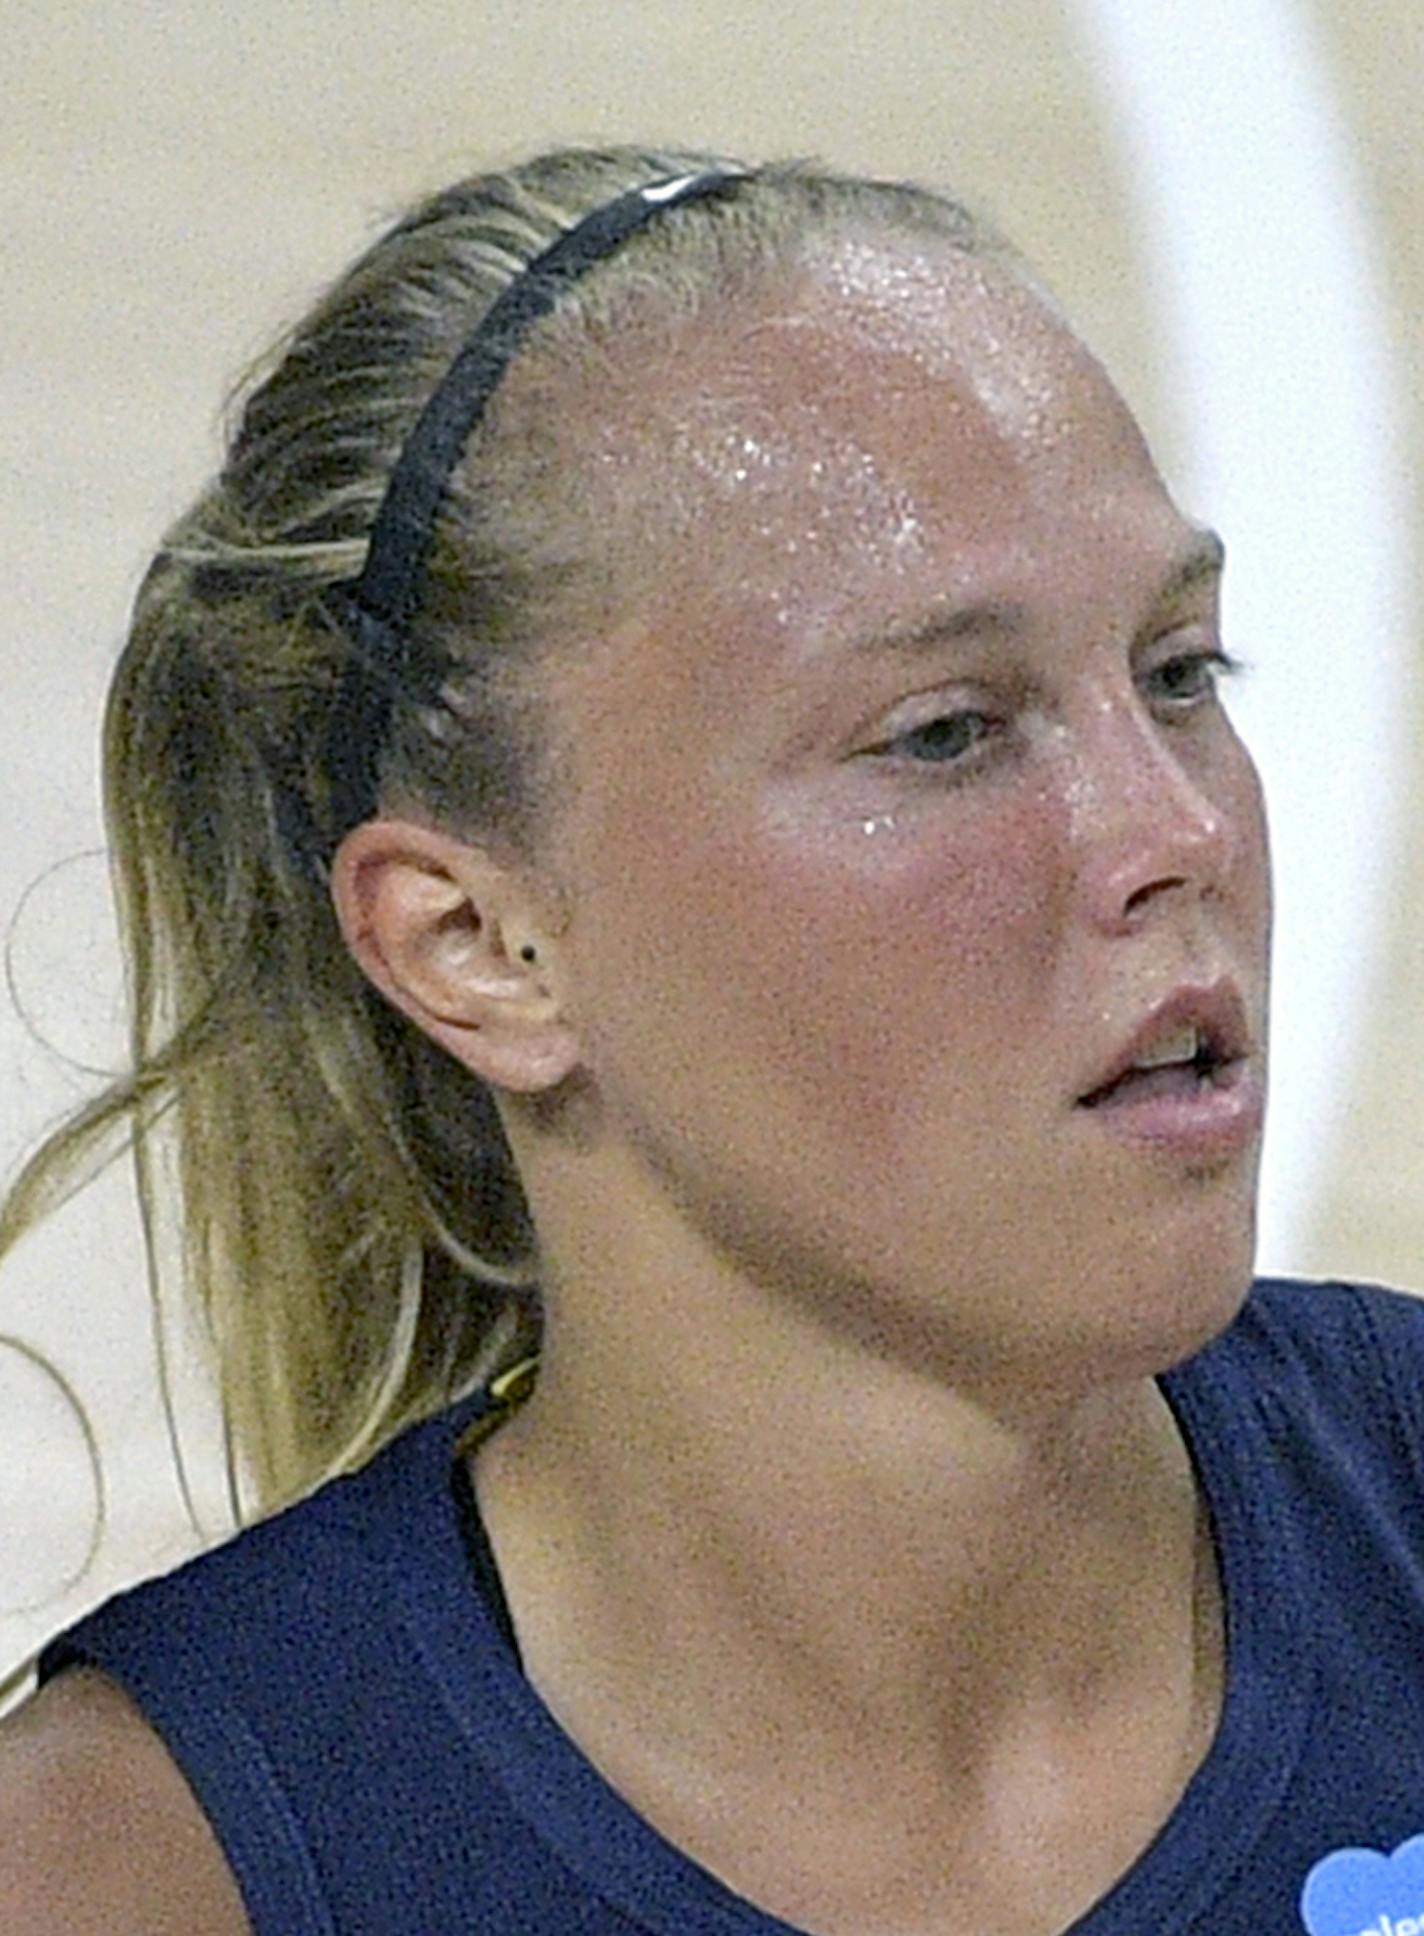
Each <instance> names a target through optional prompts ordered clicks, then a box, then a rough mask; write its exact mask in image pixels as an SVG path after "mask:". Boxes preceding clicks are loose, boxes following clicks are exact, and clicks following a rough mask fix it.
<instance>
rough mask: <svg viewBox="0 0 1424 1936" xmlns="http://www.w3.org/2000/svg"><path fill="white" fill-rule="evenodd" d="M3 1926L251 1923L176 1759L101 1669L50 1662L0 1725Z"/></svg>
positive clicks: (170, 1929)
mask: <svg viewBox="0 0 1424 1936" xmlns="http://www.w3.org/2000/svg"><path fill="white" fill-rule="evenodd" d="M0 1928H4V1929H16V1930H19V1929H23V1930H26V1931H30V1932H33V1936H101V1933H102V1936H191V1933H192V1931H194V1930H196V1929H201V1930H203V1931H204V1932H206V1936H250V1925H249V1923H248V1920H247V1916H246V1914H245V1912H244V1910H243V1907H242V1900H241V1897H240V1895H239V1893H238V1889H237V1885H236V1883H235V1881H234V1879H233V1876H232V1872H231V1870H230V1869H229V1867H228V1865H227V1862H226V1860H225V1858H224V1857H223V1854H222V1852H221V1850H220V1849H219V1847H218V1843H217V1840H216V1837H215V1836H214V1834H213V1831H212V1829H211V1828H210V1827H209V1825H208V1822H207V1818H206V1817H205V1816H204V1814H203V1811H202V1809H201V1808H200V1807H199V1805H198V1802H197V1800H196V1799H195V1797H194V1795H193V1793H192V1790H191V1789H190V1788H189V1787H188V1784H187V1782H186V1781H185V1780H184V1778H183V1776H182V1774H181V1773H180V1772H179V1769H178V1767H177V1764H176V1763H175V1762H174V1760H173V1759H172V1757H171V1755H170V1754H169V1752H168V1750H167V1749H166V1748H165V1747H164V1745H163V1743H162V1741H160V1739H159V1737H158V1736H157V1734H155V1733H154V1731H153V1729H152V1728H151V1727H149V1725H148V1724H147V1722H146V1721H145V1720H144V1719H143V1716H142V1715H141V1714H140V1713H139V1711H138V1709H137V1708H136V1707H135V1706H134V1705H133V1704H132V1702H131V1701H130V1700H129V1698H128V1697H127V1695H125V1694H124V1693H123V1692H122V1690H121V1689H120V1688H118V1687H117V1686H116V1685H115V1684H114V1683H113V1682H112V1681H110V1680H108V1679H107V1678H105V1677H104V1676H103V1675H100V1674H97V1673H93V1672H90V1671H88V1670H85V1669H82V1668H76V1669H74V1670H72V1671H70V1672H67V1673H64V1674H60V1675H58V1676H57V1677H56V1678H55V1679H54V1680H52V1681H49V1682H47V1683H46V1685H45V1686H44V1687H42V1688H41V1689H40V1691H39V1692H38V1693H37V1694H36V1695H35V1696H34V1697H33V1698H32V1699H31V1700H30V1701H29V1702H28V1703H27V1704H26V1705H25V1706H24V1707H22V1708H21V1709H20V1710H19V1711H18V1712H17V1713H16V1714H14V1715H12V1716H11V1717H10V1718H9V1719H8V1720H7V1721H6V1722H5V1723H4V1724H3V1726H0Z"/></svg>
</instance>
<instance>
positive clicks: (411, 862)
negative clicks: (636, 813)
mask: <svg viewBox="0 0 1424 1936" xmlns="http://www.w3.org/2000/svg"><path fill="white" fill-rule="evenodd" d="M331 893H332V900H333V901H334V903H335V906H336V914H337V919H338V920H339V921H340V923H341V930H342V933H343V934H344V935H345V937H346V945H347V946H348V947H349V948H350V950H351V952H352V954H353V955H354V956H355V957H356V960H357V961H358V963H359V964H360V966H361V968H362V969H363V970H364V972H365V974H366V975H367V977H368V978H369V980H370V981H371V982H372V983H373V984H374V986H375V987H377V988H378V989H379V990H380V991H381V993H382V994H383V995H384V996H385V997H386V999H387V1000H388V1001H389V1002H391V1003H393V1004H394V1006H395V1007H396V1008H398V1009H400V1011H401V1012H402V1014H404V1015H408V1016H409V1017H410V1019H411V1021H413V1022H414V1023H415V1024H416V1026H417V1027H418V1028H421V1029H423V1030H424V1031H425V1033H426V1034H427V1035H428V1036H429V1037H430V1038H431V1040H432V1041H435V1042H438V1043H439V1044H440V1046H441V1047H442V1048H443V1049H446V1050H448V1051H449V1053H450V1054H451V1055H453V1056H454V1057H456V1059H457V1060H458V1061H460V1062H463V1063H464V1064H465V1066H466V1067H467V1068H469V1069H470V1070H472V1071H473V1072H474V1074H475V1075H477V1076H479V1077H481V1078H482V1079H483V1080H484V1081H485V1082H488V1083H492V1084H493V1085H494V1086H495V1087H497V1088H500V1089H507V1090H513V1091H516V1092H518V1093H521V1094H535V1093H537V1092H539V1091H541V1090H547V1089H551V1088H553V1086H554V1085H555V1084H556V1083H558V1082H560V1081H562V1079H563V1078H564V1077H565V1076H566V1075H568V1074H569V1073H570V1071H571V1070H573V1069H574V1068H575V1067H577V1065H578V1062H579V1044H578V1040H577V1037H576V1036H575V1034H574V1031H573V1029H572V1028H571V1027H570V1026H569V1024H568V1021H567V1018H566V1016H565V1014H564V1009H563V1003H562V1000H561V996H562V993H563V975H562V972H561V969H562V963H561V960H560V954H559V944H558V935H559V934H560V933H561V932H562V927H563V923H562V921H561V920H559V919H556V918H555V916H554V915H553V913H552V912H551V911H550V908H549V907H548V905H547V903H548V901H549V900H550V898H551V897H550V896H549V895H548V894H547V892H545V893H543V894H541V893H540V892H539V890H538V889H537V888H536V887H535V885H534V882H533V879H532V876H531V875H530V874H529V873H528V871H527V870H524V869H521V868H519V867H517V866H514V865H513V864H510V863H508V862H502V861H500V860H497V859H495V858H494V857H493V856H492V855H491V854H490V853H489V852H488V851H487V850H485V849H484V848H481V847H475V846H470V845H467V844H466V843H465V842H463V841H460V840H457V839H455V838H454V837H453V836H452V835H449V834H443V833H439V832H437V831H435V830H434V829H433V828H430V827H425V826H421V825H420V824H419V823H418V822H416V821H409V820H399V819H390V820H369V821H366V822H365V823H364V824H363V825H362V826H359V827H356V828H353V830H352V831H351V832H350V833H349V834H348V835H347V836H346V838H345V839H344V840H343V841H342V843H341V846H340V848H339V849H338V850H337V854H336V858H335V859H334V861H333V862H332V868H331Z"/></svg>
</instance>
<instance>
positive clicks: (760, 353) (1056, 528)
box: [591, 238, 1172, 625]
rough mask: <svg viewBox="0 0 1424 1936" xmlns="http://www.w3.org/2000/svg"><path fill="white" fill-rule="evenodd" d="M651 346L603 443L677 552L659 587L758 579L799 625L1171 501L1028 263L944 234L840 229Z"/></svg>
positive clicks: (644, 527) (1011, 560)
mask: <svg viewBox="0 0 1424 1936" xmlns="http://www.w3.org/2000/svg"><path fill="white" fill-rule="evenodd" d="M631 360H632V361H633V362H634V363H635V364H636V380H635V381H634V382H632V383H628V382H626V381H625V382H623V383H615V384H614V385H613V386H611V387H610V388H606V389H605V390H604V392H603V396H602V402H601V408H600V411H599V420H598V424H597V426H596V427H593V428H592V435H591V442H592V444H593V445H594V447H595V450H596V456H597V463H598V466H599V468H600V469H601V471H602V473H603V475H605V476H608V477H615V478H616V477H618V476H619V475H620V474H621V477H622V480H623V482H624V484H625V486H626V491H625V496H626V497H627V498H630V499H631V501H632V504H633V505H634V506H635V507H636V508H635V527H636V528H637V529H639V530H641V532H642V535H643V537H644V539H645V541H646V542H645V546H644V552H645V556H646V557H647V558H648V559H649V560H650V561H651V560H658V561H660V563H659V566H658V569H657V572H656V576H657V578H658V579H659V580H660V581H661V582H660V587H655V588H654V589H655V591H656V590H658V589H660V590H661V591H662V592H663V593H668V592H669V591H670V590H673V589H675V590H676V594H677V595H678V596H679V597H685V596H686V595H687V594H688V592H689V590H690V588H691V587H692V586H694V585H695V586H697V587H700V588H703V589H705V590H707V591H709V592H711V593H714V594H716V595H717V596H719V597H722V598H726V597H728V596H736V597H739V598H743V599H753V600H756V601H758V602H760V603H761V604H763V605H766V606H769V607H771V608H774V612H773V615H774V616H777V617H778V619H779V621H780V622H781V623H782V624H783V625H790V624H792V623H793V620H794V618H795V615H796V613H797V612H798V611H799V612H801V613H802V614H803V615H804V616H807V617H809V616H810V615H811V613H812V611H813V609H817V608H819V609H820V610H821V615H822V616H823V617H824V616H825V608H827V607H828V606H830V605H834V604H836V603H837V602H840V603H844V602H845V601H846V600H848V599H849V600H852V601H853V600H855V599H856V598H857V597H865V598H869V599H872V600H873V599H874V598H875V597H877V596H883V595H893V594H895V593H896V591H897V588H904V589H908V587H909V586H910V585H911V584H913V582H914V581H915V580H917V579H920V578H929V579H932V580H934V589H935V591H936V593H937V595H939V596H944V595H952V594H953V593H954V592H955V591H956V590H957V589H962V590H963V591H964V593H965V594H966V595H967V594H969V593H972V592H974V591H977V590H979V589H982V586H981V583H980V581H981V580H984V579H991V578H993V577H995V576H996V575H997V576H999V577H1003V576H1004V575H1005V574H1008V575H1010V576H1013V575H1015V574H1016V573H1018V572H1020V571H1021V570H1022V568H1023V567H1024V565H1025V563H1026V562H1028V561H1030V560H1032V559H1035V558H1042V557H1043V556H1044V553H1045V550H1046V549H1048V550H1051V549H1052V547H1053V544H1054V543H1055V542H1068V541H1070V540H1069V533H1068V531H1067V529H1066V525H1067V523H1069V522H1071V521H1072V520H1071V519H1069V518H1067V517H1066V515H1065V514H1066V513H1068V512H1073V513H1076V514H1077V523H1078V524H1079V526H1080V529H1079V531H1078V532H1077V534H1076V541H1077V542H1078V543H1081V542H1083V541H1084V538H1085V536H1087V535H1088V527H1091V529H1092V532H1093V533H1094V534H1095V535H1094V536H1093V540H1092V541H1093V542H1095V543H1098V544H1102V543H1105V542H1107V543H1110V542H1111V533H1112V531H1113V528H1114V524H1115V521H1116V522H1121V521H1122V520H1123V519H1126V520H1127V521H1128V522H1132V521H1134V520H1136V521H1138V522H1141V521H1142V519H1143V518H1144V517H1145V518H1146V519H1147V521H1148V522H1152V521H1153V520H1154V519H1155V520H1157V521H1159V522H1160V521H1161V520H1162V519H1163V517H1164V516H1165V517H1168V518H1170V517H1171V515H1172V514H1171V508H1170V504H1169V501H1168V500H1167V498H1166V494H1165V492H1164V490H1163V488H1162V485H1161V482H1160V479H1159V478H1158V476H1157V472H1156V470H1155V468H1154V466H1153V464H1152V460H1151V458H1150V456H1149V454H1148V452H1147V450H1146V447H1145V445H1144V443H1143V440H1142V437H1141V434H1140V432H1139V431H1138V428H1137V426H1136V424H1135V422H1134V421H1133V419H1132V417H1131V414H1130V413H1129V412H1128V410H1127V409H1126V407H1125V405H1124V404H1123V403H1122V401H1121V399H1120V398H1119V396H1118V395H1117V393H1116V391H1115V390H1114V389H1113V387H1112V385H1111V383H1110V382H1109V381H1108V379H1107V377H1106V376H1105V375H1104V373H1103V371H1102V370H1101V368H1100V366H1099V365H1098V364H1097V363H1096V362H1095V361H1094V359H1093V358H1092V357H1091V356H1090V355H1089V353H1088V352H1087V351H1086V350H1085V349H1084V348H1083V346H1082V345H1081V344H1080V343H1079V342H1078V340H1077V339H1076V338H1075V337H1074V336H1073V335H1072V334H1071V332H1070V331H1069V330H1068V329H1067V328H1066V327H1065V326H1064V325H1063V323H1062V322H1061V321H1060V319H1059V318H1058V317H1057V316H1056V315H1055V314H1054V313H1053V312H1052V311H1051V310H1050V309H1049V308H1048V307H1047V305H1046V304H1045V303H1044V302H1043V301H1042V300H1041V299H1040V298H1039V297H1038V296H1037V295H1036V294H1035V293H1034V292H1033V291H1032V290H1031V289H1029V288H1028V287H1027V286H1026V285H1025V284H1023V283H1022V282H1020V281H1018V280H1017V279H1016V278H1015V277H1014V276H1013V275H1012V274H1011V273H1010V272H1009V271H1007V270H1006V269H1004V268H1001V267H999V266H998V265H996V264H993V263H990V262H986V261H983V260H979V259H974V258H968V257H965V256H964V255H963V254H962V253H959V252H957V251H955V250H953V249H952V248H951V247H950V246H949V245H947V244H945V243H943V242H941V241H939V240H937V239H931V240H927V241H925V242H924V243H922V244H915V243H913V242H899V243H897V242H884V241H877V240H856V239H853V238H852V239H843V240H840V241H837V242H830V243H825V244H823V245H821V246H820V247H819V248H818V249H817V250H816V251H815V252H814V253H812V254H811V255H809V256H808V258H807V260H806V262H805V264H804V267H803V268H802V269H801V270H800V271H799V272H798V273H797V274H796V275H795V276H794V277H792V278H790V279H788V280H785V281H783V282H782V283H781V284H779V285H778V286H776V287H775V288H768V289H767V290H766V291H764V292H763V293H762V294H761V295H759V296H751V297H747V296H742V297H739V298H738V299H737V300H736V301H735V302H734V303H729V305H728V309H727V311H726V313H717V312H715V311H713V312H712V313H710V314H709V313H708V312H707V311H706V310H704V311H703V313H702V315H701V316H700V317H699V318H698V319H697V321H696V322H695V323H688V324H686V325H685V326H683V327H681V328H680V329H679V330H678V331H677V332H676V333H675V334H674V335H673V336H672V337H671V338H669V339H668V340H667V341H666V342H665V343H664V344H663V345H662V346H661V349H660V350H658V349H654V348H652V347H650V348H649V349H648V351H647V353H646V354H645V355H643V356H641V357H635V358H633V359H631ZM626 368H627V366H625V374H626ZM669 550H670V551H671V554H672V555H673V556H674V557H675V558H676V560H677V570H676V572H675V573H673V574H667V573H666V572H665V571H664V570H663V568H662V565H663V563H664V562H665V561H666V559H667V557H668V555H669ZM674 581H675V584H674ZM1002 589H1004V590H1005V591H1007V589H1008V587H1007V586H1005V587H1002Z"/></svg>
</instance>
